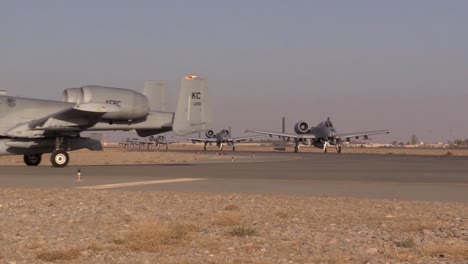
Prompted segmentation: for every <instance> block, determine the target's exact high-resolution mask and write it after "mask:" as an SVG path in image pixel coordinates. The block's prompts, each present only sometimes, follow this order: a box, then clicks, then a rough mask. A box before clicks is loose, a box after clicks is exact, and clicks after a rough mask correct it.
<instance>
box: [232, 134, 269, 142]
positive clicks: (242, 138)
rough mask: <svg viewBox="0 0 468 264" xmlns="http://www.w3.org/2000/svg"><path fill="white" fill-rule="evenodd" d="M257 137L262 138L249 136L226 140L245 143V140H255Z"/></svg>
mask: <svg viewBox="0 0 468 264" xmlns="http://www.w3.org/2000/svg"><path fill="white" fill-rule="evenodd" d="M257 137H263V136H260V135H259V136H249V137H235V138H230V139H228V141H229V142H234V143H236V142H242V141H247V140H250V139H252V138H257Z"/></svg>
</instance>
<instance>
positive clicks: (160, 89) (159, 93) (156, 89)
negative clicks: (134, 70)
mask: <svg viewBox="0 0 468 264" xmlns="http://www.w3.org/2000/svg"><path fill="white" fill-rule="evenodd" d="M166 88H167V82H166V81H145V85H144V88H143V94H144V95H145V96H146V97H147V98H148V102H149V106H150V110H151V111H160V112H166V111H167V98H166Z"/></svg>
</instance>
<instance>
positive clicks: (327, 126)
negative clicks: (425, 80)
mask: <svg viewBox="0 0 468 264" xmlns="http://www.w3.org/2000/svg"><path fill="white" fill-rule="evenodd" d="M294 131H295V132H296V134H290V133H279V132H270V131H263V130H254V129H247V130H246V131H245V132H246V133H247V132H253V133H258V134H264V135H269V136H270V137H271V136H278V137H279V138H283V139H286V140H294V152H299V145H300V144H303V145H307V146H314V147H316V148H321V149H323V152H324V153H327V149H328V147H330V146H334V147H335V148H336V151H337V152H338V153H341V146H342V144H343V142H345V141H346V142H349V141H350V140H351V138H355V139H359V137H362V138H363V139H369V136H370V135H378V134H389V133H390V131H388V130H376V131H366V132H357V133H337V131H336V129H335V127H334V126H333V123H332V122H331V120H330V118H328V119H327V120H326V121H323V122H320V123H319V124H318V125H317V126H315V127H310V128H309V124H307V123H306V122H304V121H301V122H298V123H297V124H296V125H295V126H294Z"/></svg>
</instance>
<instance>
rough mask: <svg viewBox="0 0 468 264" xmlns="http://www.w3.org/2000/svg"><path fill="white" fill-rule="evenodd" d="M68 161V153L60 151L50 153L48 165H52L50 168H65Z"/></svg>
mask: <svg viewBox="0 0 468 264" xmlns="http://www.w3.org/2000/svg"><path fill="white" fill-rule="evenodd" d="M69 161H70V157H69V156H68V153H67V152H66V151H64V150H61V149H59V150H56V151H54V152H52V154H51V155H50V163H52V166H54V167H57V168H63V167H65V166H67V165H68V162H69Z"/></svg>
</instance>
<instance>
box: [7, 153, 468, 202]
mask: <svg viewBox="0 0 468 264" xmlns="http://www.w3.org/2000/svg"><path fill="white" fill-rule="evenodd" d="M132 154H137V153H132ZM213 155H214V153H213ZM229 155H231V154H229ZM235 155H236V156H235V160H234V162H233V163H232V162H231V161H230V159H229V160H228V162H215V163H207V162H198V163H194V164H167V165H133V166H107V165H106V166H81V167H73V166H70V167H67V168H62V169H59V168H52V167H26V166H2V167H1V169H0V186H2V187H39V188H78V187H82V188H90V189H120V190H144V191H155V190H158V191H182V192H223V193H232V192H240V193H259V194H260V193H261V194H292V195H314V196H340V197H364V198H379V199H380V198H384V199H403V200H429V201H461V202H468V157H457V156H450V157H436V156H411V155H367V154H340V155H338V154H332V153H330V154H322V153H299V154H294V153H289V154H288V153H263V154H257V155H256V156H255V157H252V156H251V153H247V152H245V153H243V152H239V153H236V154H235ZM78 168H80V170H81V172H82V180H81V182H79V183H77V182H76V181H75V177H76V172H77V170H78Z"/></svg>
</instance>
